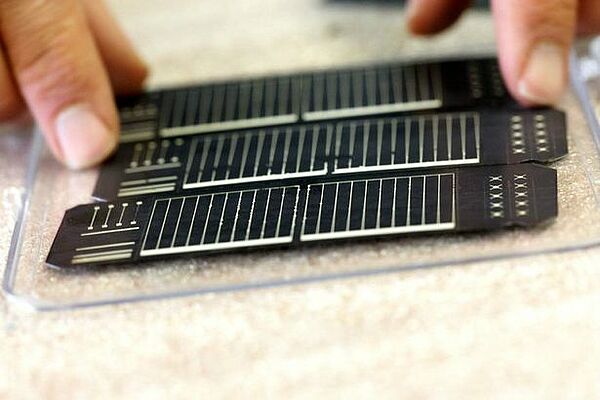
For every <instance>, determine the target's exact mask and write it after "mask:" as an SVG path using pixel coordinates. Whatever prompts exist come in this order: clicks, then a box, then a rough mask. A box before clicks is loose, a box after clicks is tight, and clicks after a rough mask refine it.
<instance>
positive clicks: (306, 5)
mask: <svg viewBox="0 0 600 400" xmlns="http://www.w3.org/2000/svg"><path fill="white" fill-rule="evenodd" d="M111 3H112V5H113V6H114V9H115V11H116V13H117V15H118V16H119V17H120V18H121V19H122V21H123V23H124V25H125V27H126V29H127V31H128V32H129V33H130V35H131V36H132V38H133V39H134V41H135V42H136V43H137V44H138V46H139V47H140V49H141V51H142V52H143V53H144V55H145V56H146V57H147V59H148V60H149V62H150V64H151V65H152V68H153V71H154V75H153V78H152V80H151V85H166V84H173V83H180V82H185V81H189V80H199V79H202V80H207V79H212V78H223V77H230V76H239V75H248V74H259V73H266V72H276V71H287V70H298V69H303V68H311V67H322V66H328V65H338V64H344V63H346V64H347V63H352V62H363V61H370V60H381V59H394V58H398V57H400V56H403V55H409V56H412V55H417V54H426V55H433V54H440V53H449V52H453V51H456V50H461V49H465V48H466V47H468V48H469V49H472V48H480V47H489V44H490V43H492V42H493V37H492V32H491V28H490V21H489V19H488V18H487V17H486V16H485V15H477V14H470V15H469V16H468V17H467V18H466V19H465V20H463V22H462V23H461V24H460V25H459V26H458V27H456V28H455V29H453V30H452V31H451V32H449V33H447V34H445V35H443V36H441V37H439V38H436V39H433V40H430V41H424V40H417V39H414V38H409V37H408V36H407V34H406V33H405V30H404V28H403V21H402V15H401V13H400V12H399V11H398V10H397V9H395V8H367V7H361V6H332V5H328V6H326V5H325V3H324V2H321V1H317V0H287V1H284V0H261V1H259V0H252V1H250V0H246V1H240V0H221V1H219V2H210V1H197V0H171V1H169V2H164V1H162V0H123V1H117V0H112V1H111ZM467 44H468V46H467ZM563 108H565V109H567V110H569V116H570V120H569V121H570V129H571V130H572V131H573V130H577V129H585V125H584V123H583V120H582V118H581V115H580V114H579V112H578V111H577V110H576V106H575V103H574V101H573V99H572V98H571V97H570V96H568V97H567V98H566V100H565V102H564V104H563ZM4 130H6V131H8V132H3V133H1V134H0V182H1V183H2V185H0V186H1V187H0V195H1V203H0V222H1V224H0V265H2V266H4V264H5V260H6V257H7V253H8V248H9V239H10V236H11V234H12V229H13V226H14V221H15V218H16V208H17V204H18V198H19V193H20V191H21V189H22V178H23V175H24V173H25V157H24V154H26V153H27V152H28V149H29V146H30V142H31V137H30V136H29V135H28V134H26V133H21V132H17V130H16V129H4ZM579 147H580V148H581V151H582V152H584V150H585V147H586V146H585V143H583V144H581V143H580V146H579ZM578 172H580V171H579V170H578V167H577V165H574V164H573V163H571V162H569V161H568V160H567V161H565V162H563V164H561V166H560V169H559V174H562V177H563V181H565V182H566V183H565V184H564V185H563V186H562V192H563V195H564V199H565V201H564V205H563V211H564V212H566V214H567V215H573V219H566V221H567V222H565V225H560V227H564V228H568V229H569V230H570V231H567V232H562V233H561V232H557V234H558V235H560V236H557V238H556V240H562V239H561V238H562V237H565V238H567V237H568V236H569V235H579V236H580V237H582V238H584V237H586V236H587V235H590V236H591V235H592V234H593V233H595V232H597V228H595V226H592V225H595V224H593V223H592V222H590V221H588V223H587V225H586V223H585V222H586V221H580V220H575V219H574V218H575V217H576V216H577V215H578V214H577V212H576V210H575V209H576V208H578V207H579V208H585V207H595V203H594V202H593V199H592V198H591V195H590V196H582V195H581V193H580V191H581V190H583V189H582V188H584V187H585V185H586V184H587V183H586V182H587V181H586V179H588V178H587V177H585V176H584V174H582V173H578ZM565 177H566V178H568V179H566V178H565ZM588 197H589V199H588ZM582 198H584V199H587V200H589V201H584V202H582V201H581V199H582ZM587 203H590V204H587ZM561 223H562V222H561ZM550 229H552V228H550ZM550 232H552V231H550ZM523 240H525V241H526V240H527V234H524V236H523ZM565 240H566V239H565ZM488 242H489V241H488ZM368 246H369V245H362V249H363V250H365V251H366V253H365V254H367V255H368V254H370V253H368V251H372V252H376V251H377V250H378V249H377V248H373V249H370V248H369V247H368ZM373 254H374V253H373ZM391 254H392V255H393V254H394V253H393V252H392V253H391ZM599 260H600V249H593V248H592V249H588V250H582V251H576V252H568V253H560V254H552V255H547V256H538V257H528V258H521V259H512V260H508V261H498V262H488V263H472V264H469V265H458V266H451V267H446V268H436V269H428V270H416V271H405V272H396V273H390V274H384V275H378V276H369V277H360V278H352V279H343V280H335V281H329V282H323V283H313V284H309V285H295V286H294V285H292V286H284V287H279V288H273V289H261V290H252V291H246V292H238V293H222V294H209V295H204V296H199V297H188V298H181V299H172V300H167V301H155V302H146V303H136V304H126V305H120V306H107V307H100V308H93V309H86V310H78V311H70V312H49V313H30V312H25V311H24V310H22V309H20V308H19V307H14V306H11V305H9V303H8V302H7V301H6V300H5V299H1V298H0V398H1V399H4V398H7V399H9V398H10V399H12V398H25V399H28V398H31V399H38V398H48V399H55V398H56V399H61V398H86V399H87V398H103V399H104V398H165V397H167V396H168V397H169V398H173V397H182V398H207V397H209V396H210V398H215V397H216V398H239V397H244V398H256V397H259V396H260V397H265V396H268V397H271V398H314V397H326V398H331V397H336V398H348V397H359V398H366V397H369V398H371V397H376V396H377V397H381V398H398V397H399V395H402V396H401V397H405V398H444V399H466V398H486V399H487V398H527V399H530V398H543V399H548V398H561V399H562V398H574V399H589V398H598V397H599V396H600V311H599V307H598V304H600V303H599V302H600V262H599ZM308 262H310V259H309V261H308ZM148 274H150V275H151V274H152V272H149V273H148ZM42 283H43V282H42ZM109 283H111V282H109ZM121 283H122V282H117V281H113V282H112V284H114V285H116V286H118V285H119V284H121ZM102 284H104V285H105V284H106V282H102Z"/></svg>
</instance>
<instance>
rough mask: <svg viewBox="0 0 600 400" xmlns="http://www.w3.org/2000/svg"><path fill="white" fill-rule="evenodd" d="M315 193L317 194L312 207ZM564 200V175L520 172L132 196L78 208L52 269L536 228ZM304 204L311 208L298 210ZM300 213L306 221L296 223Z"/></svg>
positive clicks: (55, 250)
mask: <svg viewBox="0 0 600 400" xmlns="http://www.w3.org/2000/svg"><path fill="white" fill-rule="evenodd" d="M307 190H308V191H309V192H313V193H314V194H313V196H312V198H310V197H311V196H310V194H309V199H308V200H306V195H307ZM335 193H337V196H336V195H335ZM496 194H500V196H496ZM240 196H241V200H240ZM556 196H557V185H556V171H554V170H552V169H549V168H546V167H541V166H538V165H535V164H518V165H508V166H494V167H474V168H464V169H451V170H445V171H440V172H431V173H426V174H417V173H407V174H400V175H398V174H396V176H389V174H388V176H386V177H379V178H377V177H371V178H368V179H366V180H365V179H357V180H351V181H344V182H330V183H325V184H323V183H316V184H310V185H309V186H308V187H304V188H300V187H297V186H292V187H272V188H268V189H267V188H262V189H256V190H247V191H243V192H240V191H231V192H211V193H205V194H199V195H193V196H187V197H173V196H165V197H163V198H157V199H147V198H132V199H130V200H128V202H127V203H125V202H116V203H115V202H113V203H108V204H106V203H96V204H90V205H82V206H78V207H76V208H74V209H72V210H69V211H68V212H67V214H66V216H65V218H64V219H63V222H62V224H61V227H60V229H59V232H58V234H57V237H56V239H55V241H54V243H53V245H52V248H51V251H50V254H49V256H48V263H49V264H51V265H53V266H57V267H75V266H80V265H101V264H106V263H125V262H135V261H141V260H146V259H156V258H169V257H174V256H177V255H180V254H193V253H206V252H220V251H231V250H234V249H237V248H241V247H244V248H255V247H256V248H259V247H265V246H274V245H277V246H280V245H285V246H295V245H299V244H300V242H305V241H320V242H326V241H330V240H339V239H350V238H357V237H375V236H382V235H400V234H401V235H408V234H414V233H420V232H424V233H426V232H434V231H444V232H451V231H472V230H478V231H480V230H489V229H499V228H503V227H509V226H514V225H519V226H533V225H535V224H537V223H540V222H544V221H547V220H549V219H551V218H553V217H554V216H556V215H557V212H558V209H557V197H556ZM299 201H301V202H302V203H301V204H304V202H305V201H306V202H307V207H306V208H304V207H303V206H301V207H300V208H298V204H299V203H298V202H299ZM238 202H239V207H238ZM332 203H333V204H334V205H333V207H332V206H331V204H332ZM130 207H135V210H134V211H133V212H130V210H131V209H130ZM192 208H193V210H194V211H191V210H192ZM298 209H299V210H301V211H300V214H299V215H297V218H298V219H299V220H301V221H303V222H304V223H303V224H300V225H295V224H294V218H295V213H296V210H298ZM332 209H333V215H332ZM238 210H239V213H238ZM246 210H249V211H248V212H246ZM499 211H502V212H499ZM235 215H237V218H235ZM117 216H118V218H117ZM232 220H233V224H232ZM332 221H335V226H334V229H331V223H332ZM249 223H250V225H248V224H249ZM294 226H295V227H296V228H294ZM186 232H187V234H188V237H187V238H186ZM240 233H241V234H240ZM246 235H248V237H247V236H246ZM188 238H189V240H188Z"/></svg>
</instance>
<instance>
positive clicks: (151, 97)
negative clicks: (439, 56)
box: [118, 60, 514, 140]
mask: <svg viewBox="0 0 600 400" xmlns="http://www.w3.org/2000/svg"><path fill="white" fill-rule="evenodd" d="M495 64H496V62H495V61H493V60H492V61H490V60H473V61H468V62H453V61H452V62H441V63H438V62H433V63H430V62H423V63H408V64H403V63H397V64H388V65H375V66H366V67H350V68H340V69H332V70H329V71H316V72H309V73H300V74H292V75H286V76H271V77H263V78H255V79H250V80H241V81H231V82H222V83H211V84H203V85H196V86H189V87H181V88H173V89H163V90H159V91H156V92H151V93H148V94H145V95H143V96H131V97H126V98H119V99H118V103H119V105H120V106H121V109H122V115H123V116H125V117H126V118H122V121H123V130H124V132H127V129H128V127H130V128H131V129H130V130H131V132H132V134H133V136H131V137H135V135H141V136H139V137H144V138H146V139H149V138H151V137H152V135H154V134H155V133H156V129H155V127H156V126H158V133H159V134H160V135H163V136H179V135H191V134H199V133H205V132H219V131H229V130H236V129H248V128H253V127H258V126H270V125H282V124H289V123H294V122H296V121H301V120H302V119H303V118H304V119H305V120H306V121H315V120H326V119H336V118H343V117H347V116H352V117H356V116H361V115H362V116H364V115H373V114H389V113H392V112H411V111H419V110H432V109H441V108H446V107H459V106H475V105H484V104H487V105H490V104H497V103H500V104H509V105H513V104H514V102H512V100H510V99H509V98H508V96H507V95H506V92H505V90H504V88H503V87H502V84H501V80H500V81H499V80H498V76H499V75H498V72H497V68H492V67H491V66H495ZM473 65H474V66H475V67H474V68H473ZM473 82H475V83H473ZM498 85H500V89H499V88H498ZM136 106H137V108H136ZM140 121H142V122H144V123H145V125H144V126H143V127H142V128H140V127H139V126H138V127H137V128H135V127H133V126H132V125H131V124H132V123H134V122H140ZM140 129H141V130H140ZM127 136H128V135H123V139H124V140H130V139H127Z"/></svg>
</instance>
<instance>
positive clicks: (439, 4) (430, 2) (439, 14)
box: [408, 0, 471, 35]
mask: <svg viewBox="0 0 600 400" xmlns="http://www.w3.org/2000/svg"><path fill="white" fill-rule="evenodd" d="M470 5H471V1H470V0H411V1H410V5H409V7H410V8H409V9H410V15H409V21H408V26H409V29H410V30H411V31H412V32H413V33H416V34H420V35H429V34H434V33H438V32H440V31H442V30H444V29H446V28H447V27H449V26H450V25H452V24H453V23H454V22H456V21H457V20H458V18H459V17H460V16H461V15H462V13H463V12H464V11H465V10H466V9H467V8H468V7H469V6H470Z"/></svg>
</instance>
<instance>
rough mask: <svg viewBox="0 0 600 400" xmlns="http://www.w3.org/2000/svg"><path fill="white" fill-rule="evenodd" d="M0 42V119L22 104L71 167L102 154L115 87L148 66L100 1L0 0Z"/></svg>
mask: <svg viewBox="0 0 600 400" xmlns="http://www.w3.org/2000/svg"><path fill="white" fill-rule="evenodd" d="M0 40H1V43H2V47H1V48H0V120H9V119H11V118H14V117H16V116H18V115H19V114H21V113H22V112H23V110H25V108H28V109H29V110H30V111H31V113H32V115H33V116H34V118H35V119H36V120H37V122H38V124H39V126H40V127H41V129H42V131H43V132H44V135H45V137H46V141H47V143H48V145H49V147H50V149H51V150H52V152H53V153H54V155H55V156H56V157H57V158H58V159H59V160H60V161H62V162H63V163H65V164H66V165H67V166H69V167H71V168H75V169H79V168H85V167H88V166H91V165H94V164H96V163H98V162H100V161H102V160H103V159H104V158H106V157H107V156H108V155H109V154H110V153H111V152H112V151H113V150H114V148H115V147H116V145H117V142H118V132H119V124H118V118H117V112H116V109H115V105H114V96H113V90H114V91H115V92H117V93H130V92H135V91H137V90H139V89H140V88H141V86H142V84H143V81H144V79H145V78H146V75H147V70H146V67H145V65H144V63H143V62H142V61H141V59H140V58H139V57H138V56H137V55H136V54H135V52H134V50H133V48H132V47H131V45H130V44H129V42H128V40H127V38H126V37H125V36H124V34H123V33H122V31H121V30H120V28H119V27H118V25H117V23H116V21H115V20H114V19H113V17H112V16H111V15H110V13H109V12H108V10H107V8H106V6H105V5H104V4H103V3H102V0H0Z"/></svg>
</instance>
